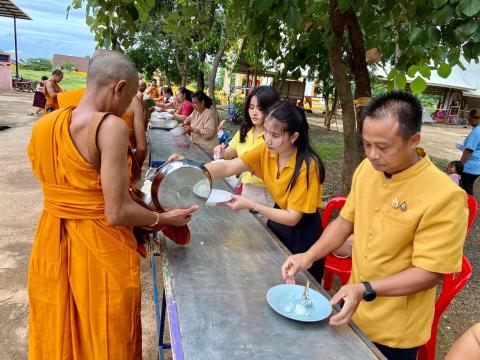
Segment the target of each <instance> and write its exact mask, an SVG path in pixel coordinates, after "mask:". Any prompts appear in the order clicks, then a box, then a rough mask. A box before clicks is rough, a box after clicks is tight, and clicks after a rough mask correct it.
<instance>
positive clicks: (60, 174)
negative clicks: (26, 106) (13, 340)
mask: <svg viewBox="0 0 480 360" xmlns="http://www.w3.org/2000/svg"><path fill="white" fill-rule="evenodd" d="M72 110H73V109H72V108H67V109H61V110H57V111H55V112H52V113H50V114H47V115H46V116H44V117H43V118H41V119H40V120H39V121H38V122H37V123H36V124H35V126H34V128H33V133H32V138H31V141H30V144H29V147H28V155H29V157H30V160H31V163H32V168H33V171H34V173H35V175H36V176H37V177H38V179H39V180H40V183H41V185H42V188H43V192H44V211H43V213H42V215H41V218H40V221H39V224H38V228H37V232H36V235H35V241H34V244H33V249H32V254H31V257H30V267H29V273H28V296H29V305H30V327H29V359H30V360H37V359H38V360H57V359H58V360H60V359H62V360H64V359H96V360H98V359H116V360H117V359H118V360H121V359H129V360H130V359H141V323H140V256H139V254H138V253H137V251H136V248H137V242H136V240H135V238H134V236H133V233H132V229H131V227H129V226H117V227H112V226H110V225H109V224H108V222H107V220H106V218H105V214H104V209H105V204H104V200H103V193H102V187H101V182H100V176H99V175H98V173H97V171H96V170H95V169H94V168H93V166H91V165H90V164H89V163H87V162H86V161H85V159H84V158H83V157H82V156H81V155H80V153H79V152H78V150H77V149H76V147H75V145H74V143H73V141H72V139H71V137H70V133H69V124H70V120H71V114H72ZM46 144H47V145H46Z"/></svg>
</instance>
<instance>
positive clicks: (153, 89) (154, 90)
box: [146, 79, 160, 101]
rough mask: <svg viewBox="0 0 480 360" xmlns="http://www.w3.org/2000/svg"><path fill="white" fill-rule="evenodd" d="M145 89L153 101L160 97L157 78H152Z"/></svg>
mask: <svg viewBox="0 0 480 360" xmlns="http://www.w3.org/2000/svg"><path fill="white" fill-rule="evenodd" d="M146 91H147V94H148V96H150V98H151V99H153V100H154V101H158V100H159V99H160V91H158V86H157V80H155V79H154V80H152V83H151V84H150V86H149V87H148V88H147V90H146Z"/></svg>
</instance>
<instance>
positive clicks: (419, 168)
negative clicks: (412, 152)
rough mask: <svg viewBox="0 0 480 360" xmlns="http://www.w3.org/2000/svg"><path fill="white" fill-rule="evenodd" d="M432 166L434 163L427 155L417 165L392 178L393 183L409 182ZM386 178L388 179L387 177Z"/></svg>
mask: <svg viewBox="0 0 480 360" xmlns="http://www.w3.org/2000/svg"><path fill="white" fill-rule="evenodd" d="M431 164H432V161H431V160H430V158H429V157H428V155H426V154H425V156H424V157H423V158H422V159H420V161H418V162H417V163H416V164H415V165H413V166H410V167H409V168H408V169H405V170H403V171H401V172H399V173H397V174H393V175H392V177H391V181H392V182H393V181H395V182H398V181H403V180H408V179H411V178H413V177H415V176H417V175H418V174H420V173H421V172H423V171H424V170H425V169H426V168H428V167H429V166H430V165H431ZM382 176H384V177H385V174H383V173H382ZM385 178H386V177H385Z"/></svg>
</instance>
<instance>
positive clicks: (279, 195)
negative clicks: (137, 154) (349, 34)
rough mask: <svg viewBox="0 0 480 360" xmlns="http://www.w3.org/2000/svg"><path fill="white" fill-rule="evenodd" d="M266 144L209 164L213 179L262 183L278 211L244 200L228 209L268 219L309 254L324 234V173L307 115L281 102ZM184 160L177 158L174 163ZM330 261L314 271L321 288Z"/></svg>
mask: <svg viewBox="0 0 480 360" xmlns="http://www.w3.org/2000/svg"><path fill="white" fill-rule="evenodd" d="M264 130H265V135H264V136H265V142H263V143H261V144H259V145H257V146H256V147H255V148H254V149H252V150H251V151H248V152H246V153H244V154H243V155H241V156H240V157H238V158H235V159H232V160H226V161H221V162H211V163H208V164H206V167H207V169H208V171H209V172H210V175H211V176H212V178H213V179H221V178H225V177H228V176H231V175H234V174H239V173H243V172H245V171H250V172H253V173H254V174H255V175H256V176H258V177H259V178H261V179H262V180H263V181H264V183H265V186H266V188H267V190H268V191H269V193H270V195H271V196H272V198H273V200H274V201H275V207H273V208H272V207H270V206H265V205H262V204H260V203H258V202H256V201H252V200H250V199H247V198H245V197H243V196H237V195H233V199H232V200H231V201H230V202H228V203H225V205H226V206H227V207H229V208H231V209H232V210H235V211H239V210H243V209H247V210H250V211H251V212H253V213H257V214H260V215H262V216H263V217H265V218H267V219H268V227H269V228H270V229H271V230H272V231H273V232H274V233H275V235H277V237H278V238H279V239H280V241H281V242H282V243H283V244H284V245H285V246H286V247H287V248H288V249H289V250H290V251H291V252H292V253H293V254H296V253H299V252H303V251H306V250H307V249H308V248H309V247H310V246H311V245H313V243H315V241H317V239H318V238H319V236H320V235H321V233H322V227H321V223H320V213H319V209H320V208H321V207H322V183H323V180H324V178H325V168H324V166H323V163H322V160H321V159H320V158H319V157H318V155H317V154H315V152H314V151H313V149H312V147H311V146H310V143H309V138H308V123H307V119H306V117H305V113H304V112H303V110H301V109H299V108H297V107H296V106H295V105H292V104H289V103H286V102H278V103H276V104H275V105H274V106H273V109H272V110H271V111H269V114H268V116H267V117H266V119H265V123H264ZM178 158H181V157H180V156H178V155H173V156H171V157H170V159H169V160H174V159H178ZM324 266H325V259H320V260H318V261H317V262H315V263H314V264H313V266H312V267H311V268H310V270H309V271H310V272H311V273H312V275H313V276H314V277H315V278H316V279H317V280H318V281H319V282H320V281H321V280H322V277H323V269H324Z"/></svg>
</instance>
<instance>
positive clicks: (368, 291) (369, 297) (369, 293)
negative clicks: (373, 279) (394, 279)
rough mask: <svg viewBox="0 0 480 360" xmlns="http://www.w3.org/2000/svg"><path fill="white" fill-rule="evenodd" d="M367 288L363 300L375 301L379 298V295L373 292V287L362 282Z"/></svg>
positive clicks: (366, 282)
mask: <svg viewBox="0 0 480 360" xmlns="http://www.w3.org/2000/svg"><path fill="white" fill-rule="evenodd" d="M362 284H363V286H365V292H364V293H363V300H365V301H373V300H375V298H376V297H377V293H376V292H375V290H373V288H372V285H371V284H370V283H369V282H368V281H362Z"/></svg>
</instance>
